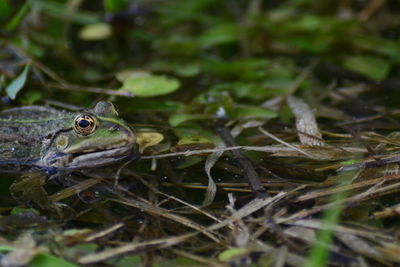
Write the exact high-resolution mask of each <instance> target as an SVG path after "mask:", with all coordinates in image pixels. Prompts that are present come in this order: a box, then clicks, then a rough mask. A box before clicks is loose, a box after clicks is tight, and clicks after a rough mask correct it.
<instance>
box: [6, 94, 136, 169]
mask: <svg viewBox="0 0 400 267" xmlns="http://www.w3.org/2000/svg"><path fill="white" fill-rule="evenodd" d="M82 120H83V122H81V124H79V123H80V121H82ZM89 122H90V123H91V125H89V126H88V124H89ZM80 125H81V126H83V127H81V126H80ZM137 157H138V152H137V148H136V134H135V132H134V131H133V129H131V128H130V127H129V126H128V125H127V124H126V123H125V122H124V121H123V120H121V119H120V118H118V114H117V112H116V110H115V108H114V106H113V104H111V103H109V102H103V101H101V102H99V103H97V105H96V106H95V107H94V108H93V109H91V110H84V111H82V112H67V111H60V110H56V109H53V108H49V107H40V106H29V107H21V108H13V109H8V110H4V111H2V112H0V173H1V172H3V173H26V172H44V173H47V174H55V173H58V172H69V171H79V170H87V169H91V168H97V167H103V166H108V165H112V164H115V163H116V162H120V161H124V160H129V159H133V158H137Z"/></svg>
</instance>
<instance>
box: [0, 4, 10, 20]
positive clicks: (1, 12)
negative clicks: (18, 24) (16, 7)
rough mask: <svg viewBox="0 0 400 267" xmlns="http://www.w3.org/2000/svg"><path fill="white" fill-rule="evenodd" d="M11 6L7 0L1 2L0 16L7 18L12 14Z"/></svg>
mask: <svg viewBox="0 0 400 267" xmlns="http://www.w3.org/2000/svg"><path fill="white" fill-rule="evenodd" d="M10 11H11V8H10V5H9V4H8V3H7V1H5V0H0V16H4V17H5V16H7V15H9V14H10Z"/></svg>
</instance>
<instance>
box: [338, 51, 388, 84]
mask: <svg viewBox="0 0 400 267" xmlns="http://www.w3.org/2000/svg"><path fill="white" fill-rule="evenodd" d="M343 66H344V67H345V68H347V69H349V70H352V71H354V72H357V73H360V74H363V75H365V76H368V77H369V78H371V79H373V80H378V81H379V80H383V79H385V78H386V76H387V75H388V73H389V71H390V64H389V62H388V61H387V60H384V59H382V58H379V57H373V56H351V57H346V58H345V59H344V60H343Z"/></svg>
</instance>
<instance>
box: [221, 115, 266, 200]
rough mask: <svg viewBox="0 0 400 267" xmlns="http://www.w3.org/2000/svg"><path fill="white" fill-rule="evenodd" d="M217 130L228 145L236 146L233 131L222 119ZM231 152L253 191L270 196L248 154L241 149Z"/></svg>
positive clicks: (262, 196)
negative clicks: (247, 156)
mask: <svg viewBox="0 0 400 267" xmlns="http://www.w3.org/2000/svg"><path fill="white" fill-rule="evenodd" d="M216 131H217V132H218V134H219V135H220V136H221V139H222V140H223V142H224V143H225V145H226V146H228V147H232V146H236V143H235V140H234V139H233V137H232V135H231V132H230V131H229V129H228V128H227V127H226V126H225V125H224V124H223V123H222V122H221V121H220V122H219V123H218V124H217V127H216ZM230 153H231V154H232V156H233V157H234V160H236V161H237V163H238V165H239V167H240V168H241V169H242V173H243V176H245V177H246V179H247V181H248V183H249V185H250V187H251V190H252V191H253V193H254V194H255V195H256V196H257V197H259V198H266V197H269V195H268V193H267V191H266V190H265V188H264V187H263V185H262V183H261V181H260V177H259V176H258V174H257V172H256V171H255V169H254V167H253V165H252V163H251V161H250V160H249V159H248V158H246V156H244V155H243V153H242V152H241V151H240V150H237V149H235V150H231V151H230Z"/></svg>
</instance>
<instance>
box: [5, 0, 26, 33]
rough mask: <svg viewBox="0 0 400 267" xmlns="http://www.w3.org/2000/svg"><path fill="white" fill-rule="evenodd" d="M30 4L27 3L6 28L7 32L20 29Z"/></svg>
mask: <svg viewBox="0 0 400 267" xmlns="http://www.w3.org/2000/svg"><path fill="white" fill-rule="evenodd" d="M29 7H30V4H29V2H26V3H25V4H24V5H23V6H22V7H21V8H20V9H19V10H18V12H17V14H16V15H15V16H14V17H13V18H12V19H11V20H10V21H9V22H8V23H7V24H6V26H5V27H4V28H5V29H6V30H7V31H12V30H14V29H15V28H17V27H18V25H19V24H20V23H21V21H22V19H23V18H24V17H25V16H26V14H28V11H29Z"/></svg>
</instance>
